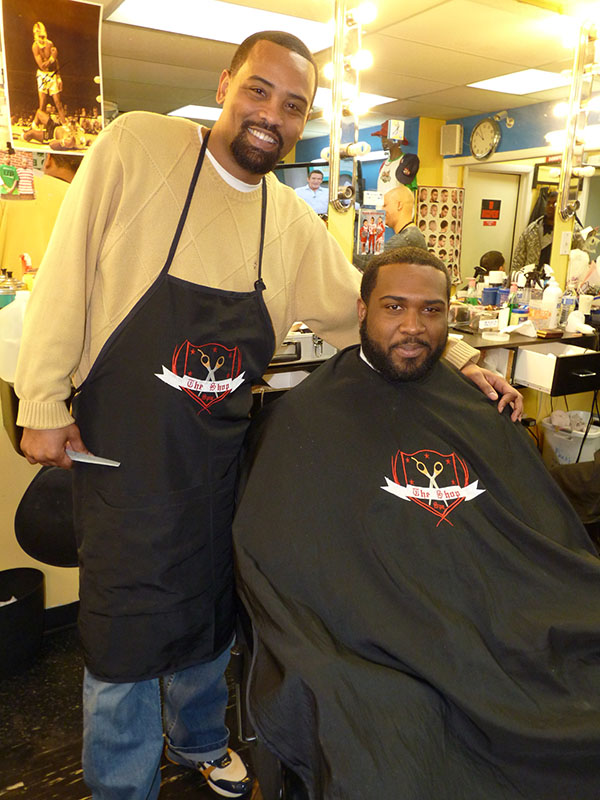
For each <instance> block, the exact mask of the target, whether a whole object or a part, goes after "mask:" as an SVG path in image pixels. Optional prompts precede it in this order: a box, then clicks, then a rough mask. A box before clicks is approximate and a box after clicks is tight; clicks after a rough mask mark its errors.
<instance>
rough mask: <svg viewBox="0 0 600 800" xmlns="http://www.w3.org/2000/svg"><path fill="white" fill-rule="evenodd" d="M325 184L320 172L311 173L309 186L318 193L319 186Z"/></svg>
mask: <svg viewBox="0 0 600 800" xmlns="http://www.w3.org/2000/svg"><path fill="white" fill-rule="evenodd" d="M322 183H323V176H322V175H321V173H320V172H311V174H310V177H309V179H308V185H309V186H310V188H311V189H312V190H313V192H316V191H317V189H318V188H319V186H320V185H321V184H322Z"/></svg>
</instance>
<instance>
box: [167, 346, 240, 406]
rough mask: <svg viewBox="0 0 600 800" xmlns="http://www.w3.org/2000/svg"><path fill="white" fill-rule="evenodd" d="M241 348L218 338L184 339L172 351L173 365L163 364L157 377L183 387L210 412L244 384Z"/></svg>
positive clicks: (179, 388) (174, 385)
mask: <svg viewBox="0 0 600 800" xmlns="http://www.w3.org/2000/svg"><path fill="white" fill-rule="evenodd" d="M241 367H242V356H241V353H240V351H239V348H237V347H233V348H229V347H225V346H224V345H222V344H217V343H216V342H209V343H208V344H202V345H194V344H192V343H191V342H189V341H187V340H186V341H185V342H183V343H182V344H180V345H177V347H176V348H175V351H174V352H173V358H172V361H171V369H167V367H165V366H164V365H163V368H162V370H163V371H162V373H159V372H157V373H155V375H156V377H157V378H159V379H160V380H161V381H164V382H165V383H166V384H168V385H169V386H172V387H173V388H174V389H178V390H179V391H184V392H185V393H186V394H187V395H189V396H190V397H191V398H192V400H194V401H195V402H196V403H198V404H199V405H200V407H201V408H200V411H199V412H198V413H201V412H202V411H207V412H208V413H209V414H210V407H211V406H212V405H214V404H215V403H219V402H221V400H223V399H224V398H225V397H227V395H228V394H230V392H235V390H236V389H237V388H238V387H240V386H241V385H242V383H243V382H244V374H245V373H244V372H240V369H241Z"/></svg>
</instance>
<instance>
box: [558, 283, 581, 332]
mask: <svg viewBox="0 0 600 800" xmlns="http://www.w3.org/2000/svg"><path fill="white" fill-rule="evenodd" d="M576 302H577V294H576V292H574V291H571V290H567V291H566V292H565V293H564V294H563V296H562V300H561V301H560V316H559V319H558V324H559V325H560V326H561V327H564V326H565V325H566V324H567V319H568V318H569V314H570V313H571V311H575V303H576Z"/></svg>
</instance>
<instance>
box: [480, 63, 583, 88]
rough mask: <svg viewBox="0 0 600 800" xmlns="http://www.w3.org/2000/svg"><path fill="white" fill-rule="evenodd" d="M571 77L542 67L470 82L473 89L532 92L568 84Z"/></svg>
mask: <svg viewBox="0 0 600 800" xmlns="http://www.w3.org/2000/svg"><path fill="white" fill-rule="evenodd" d="M570 83H571V80H570V78H566V77H565V76H564V75H561V74H560V73H558V72H546V70H542V69H524V70H521V72H511V73H510V74H509V75H499V76H498V77H497V78H489V79H488V80H487V81H478V82H477V83H470V84H469V86H471V87H472V88H473V89H486V90H487V91H490V92H503V93H504V94H531V93H532V92H543V91H544V90H545V89H556V88H558V87H559V86H568V85H569V84H570Z"/></svg>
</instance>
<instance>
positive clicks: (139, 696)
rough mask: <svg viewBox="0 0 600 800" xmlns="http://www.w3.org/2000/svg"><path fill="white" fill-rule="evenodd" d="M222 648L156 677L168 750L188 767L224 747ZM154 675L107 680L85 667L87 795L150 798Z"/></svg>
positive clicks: (155, 787) (157, 754)
mask: <svg viewBox="0 0 600 800" xmlns="http://www.w3.org/2000/svg"><path fill="white" fill-rule="evenodd" d="M229 654H230V653H229V648H227V649H226V650H225V652H224V653H222V654H221V655H220V656H219V657H218V658H216V659H215V660H214V661H210V662H208V663H206V664H198V665H197V666H195V667H189V668H188V669H184V670H182V671H181V672H175V673H174V674H173V675H167V676H165V677H164V678H162V685H163V708H164V727H165V732H166V739H167V744H168V746H169V749H170V750H172V751H174V752H175V754H176V755H178V756H179V757H180V759H182V760H185V761H189V762H190V765H194V764H196V763H197V762H199V761H211V760H212V759H215V758H219V757H220V756H222V755H224V754H225V753H226V751H227V742H228V740H229V731H228V730H227V728H226V726H225V709H226V707H227V697H228V694H227V684H226V682H225V674H224V673H225V668H226V667H227V664H228V663H229ZM160 681H161V679H160V678H153V679H151V680H147V681H139V682H137V683H106V682H104V681H99V680H97V679H96V678H94V677H93V676H92V675H90V673H89V672H88V671H87V669H86V670H85V674H84V681H83V777H84V780H85V782H86V784H87V785H88V787H89V788H90V789H91V790H92V797H93V800H156V798H157V797H158V792H159V789H160V759H161V754H162V748H163V720H162V715H161V693H160Z"/></svg>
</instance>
